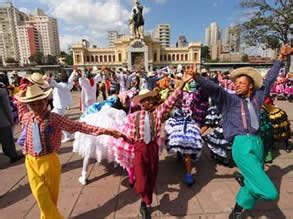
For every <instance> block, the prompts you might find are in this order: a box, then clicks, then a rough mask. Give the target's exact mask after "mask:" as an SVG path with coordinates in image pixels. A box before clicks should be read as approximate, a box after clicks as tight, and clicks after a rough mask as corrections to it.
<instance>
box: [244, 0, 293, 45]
mask: <svg viewBox="0 0 293 219" xmlns="http://www.w3.org/2000/svg"><path fill="white" fill-rule="evenodd" d="M241 7H242V8H243V9H247V11H249V12H250V13H249V20H247V21H246V22H244V23H243V24H242V29H243V36H244V39H245V42H246V43H247V44H248V45H249V46H256V45H259V44H263V45H265V46H266V47H267V48H272V49H276V48H279V47H280V43H281V42H282V43H284V44H285V43H288V42H289V34H290V24H292V23H293V13H292V10H293V1H292V0H272V1H267V0H243V1H242V2H241ZM291 28H292V27H291Z"/></svg>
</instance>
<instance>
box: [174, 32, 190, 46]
mask: <svg viewBox="0 0 293 219" xmlns="http://www.w3.org/2000/svg"><path fill="white" fill-rule="evenodd" d="M187 46H188V42H187V39H186V36H184V35H181V36H179V37H178V40H177V42H176V47H177V48H182V47H187Z"/></svg>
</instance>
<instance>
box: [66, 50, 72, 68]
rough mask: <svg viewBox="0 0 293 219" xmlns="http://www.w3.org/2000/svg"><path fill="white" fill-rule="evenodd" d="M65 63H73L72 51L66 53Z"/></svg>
mask: <svg viewBox="0 0 293 219" xmlns="http://www.w3.org/2000/svg"><path fill="white" fill-rule="evenodd" d="M65 63H66V64H67V65H73V55H72V52H70V53H69V54H66V56H65Z"/></svg>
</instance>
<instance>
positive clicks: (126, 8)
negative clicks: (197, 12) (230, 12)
mask: <svg viewBox="0 0 293 219" xmlns="http://www.w3.org/2000/svg"><path fill="white" fill-rule="evenodd" d="M21 1H29V2H31V3H32V2H35V0H21ZM153 1H155V2H156V3H160V4H163V3H166V1H167V0H153ZM37 2H38V3H40V4H41V5H43V7H42V6H41V8H44V9H45V10H44V11H45V13H46V14H48V15H49V16H52V17H55V18H57V20H58V27H59V35H60V44H61V45H60V46H61V49H62V50H67V49H68V46H69V45H70V44H71V43H75V42H80V40H81V39H82V38H85V39H87V40H89V41H90V42H91V43H92V44H98V45H99V46H100V47H105V46H107V43H106V36H107V31H109V30H116V31H118V32H121V33H128V20H129V17H130V11H131V8H132V6H133V5H134V3H135V1H134V0H82V1H80V0H62V1H60V0H37ZM141 3H142V4H143V2H142V1H141ZM23 5H24V6H25V4H23ZM143 5H144V4H143ZM23 10H24V11H25V12H26V13H27V12H29V11H28V10H27V9H26V8H23ZM150 11H151V8H150V7H147V6H146V5H144V14H145V15H146V14H148V13H150Z"/></svg>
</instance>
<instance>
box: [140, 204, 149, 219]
mask: <svg viewBox="0 0 293 219" xmlns="http://www.w3.org/2000/svg"><path fill="white" fill-rule="evenodd" d="M140 213H141V216H142V219H151V216H150V213H149V210H148V208H147V206H146V204H145V203H144V202H142V203H141V204H140Z"/></svg>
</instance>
